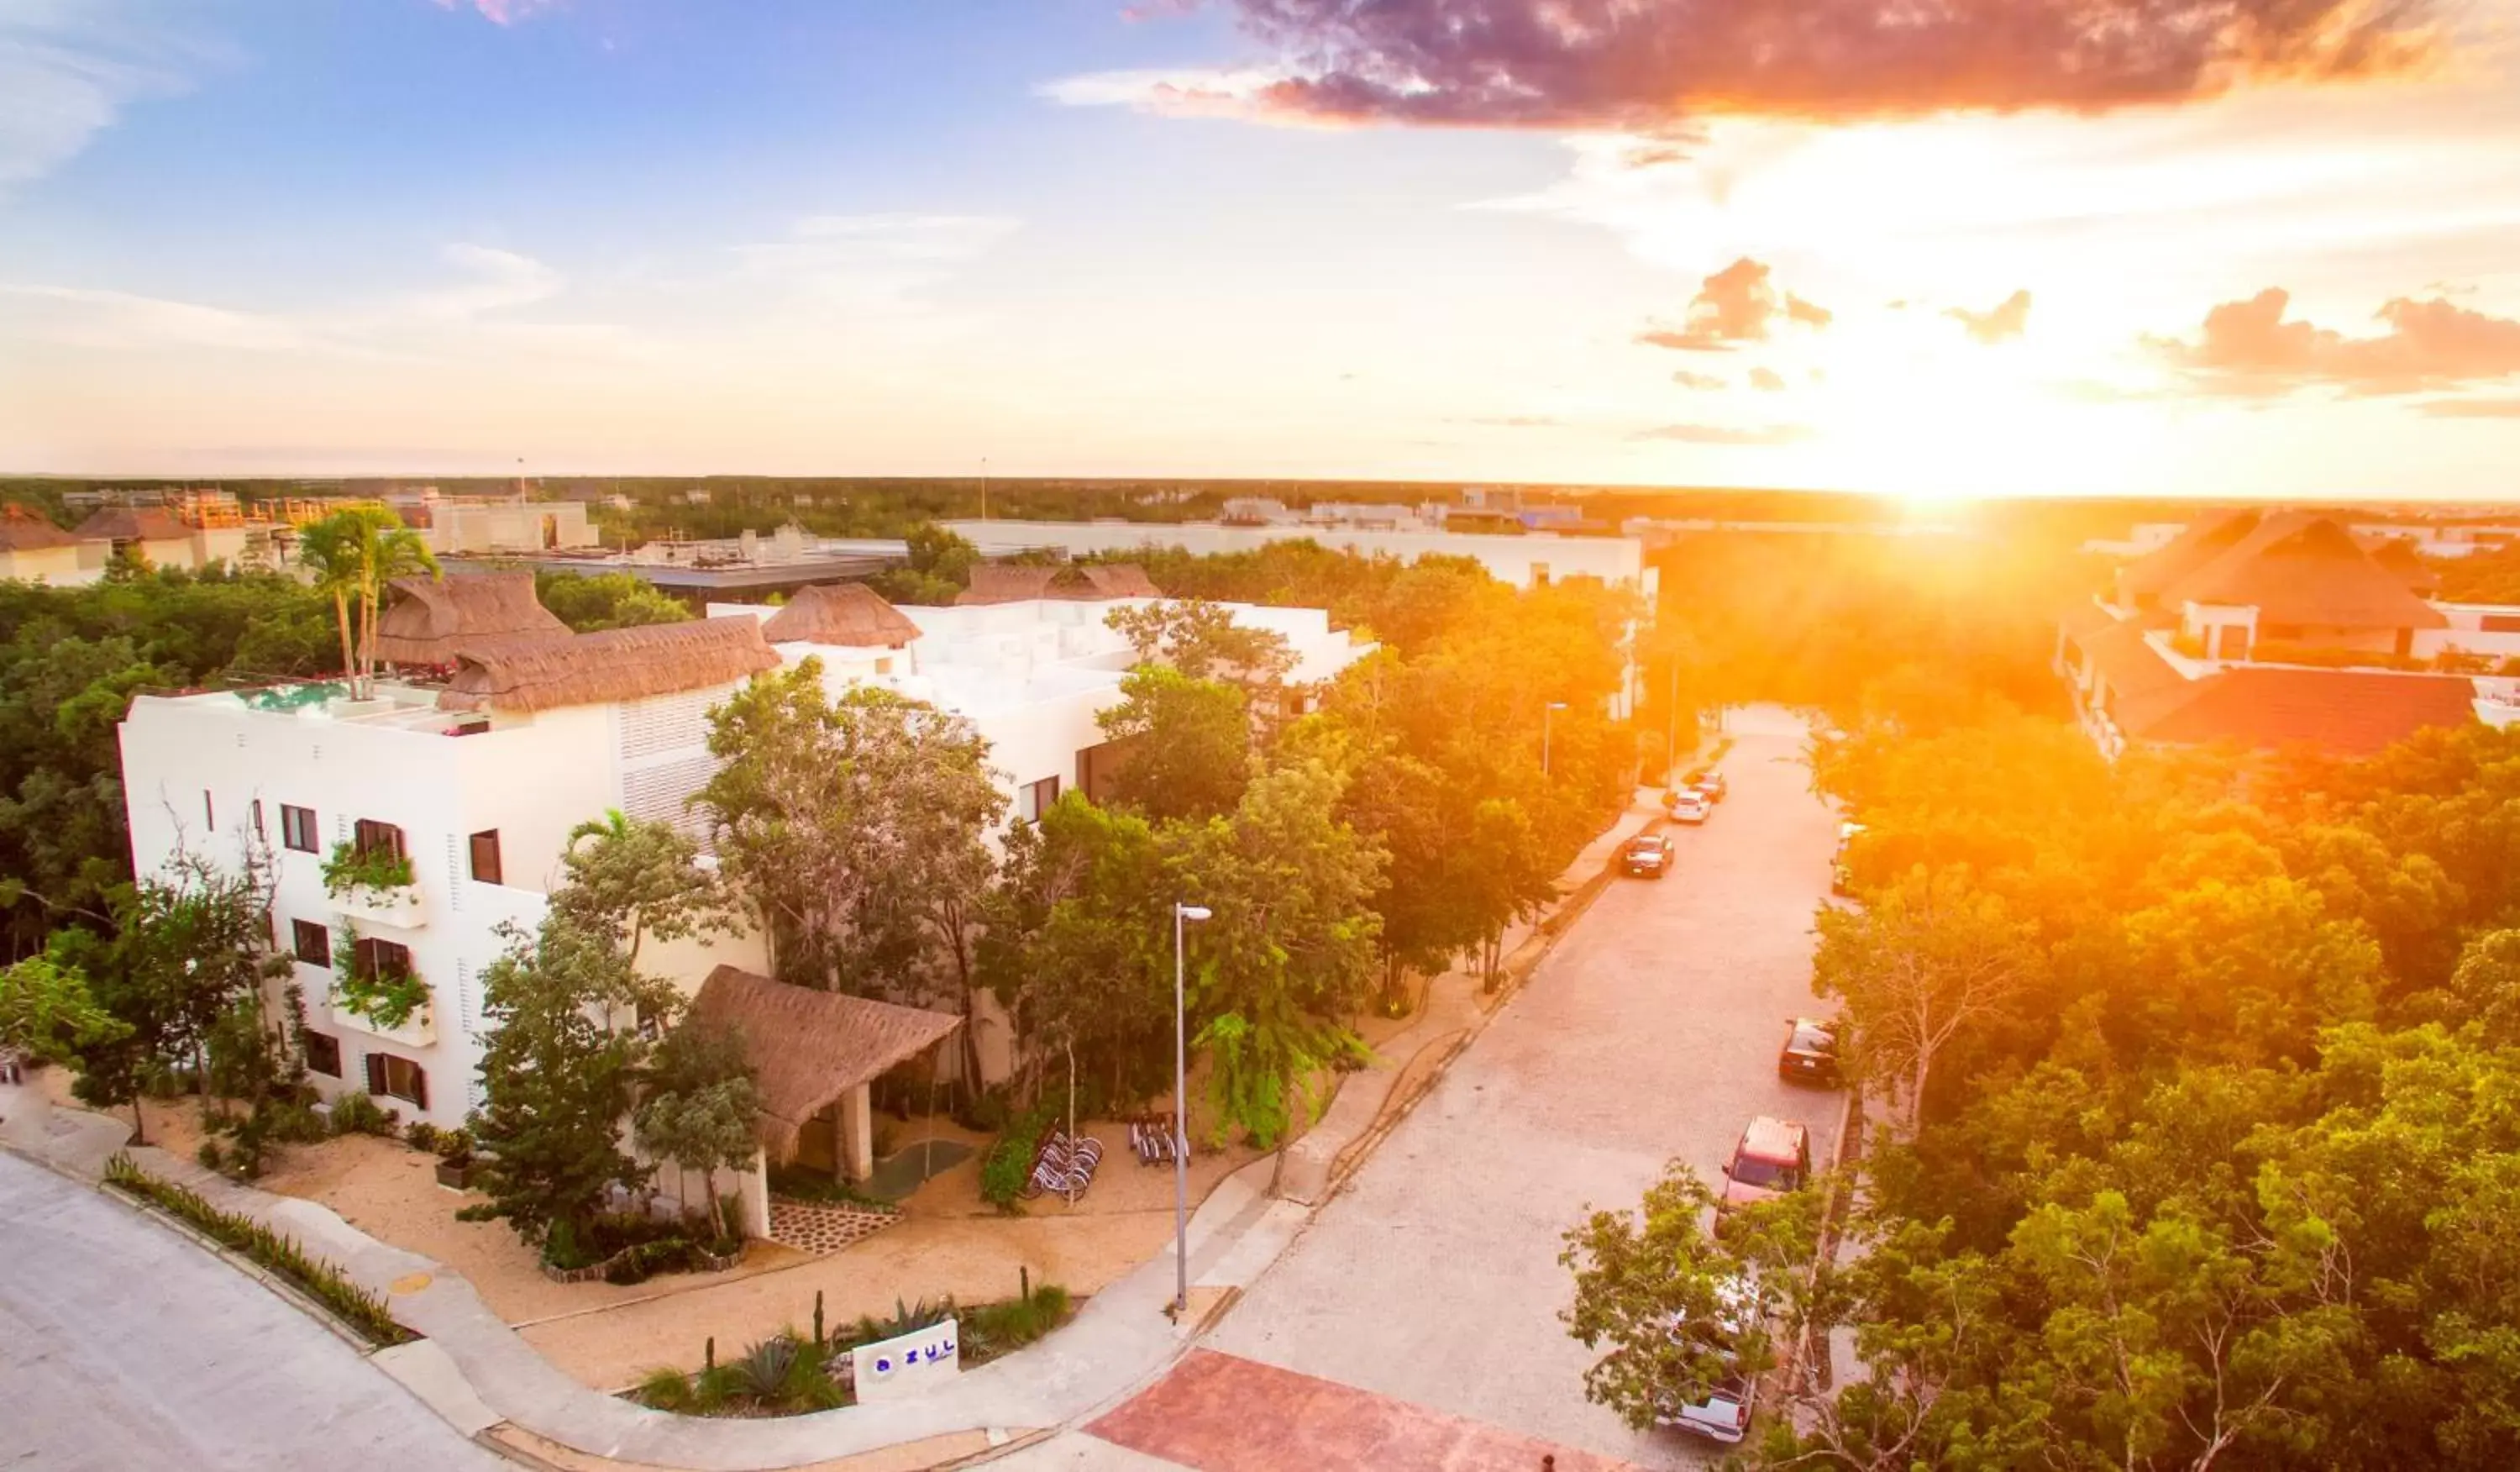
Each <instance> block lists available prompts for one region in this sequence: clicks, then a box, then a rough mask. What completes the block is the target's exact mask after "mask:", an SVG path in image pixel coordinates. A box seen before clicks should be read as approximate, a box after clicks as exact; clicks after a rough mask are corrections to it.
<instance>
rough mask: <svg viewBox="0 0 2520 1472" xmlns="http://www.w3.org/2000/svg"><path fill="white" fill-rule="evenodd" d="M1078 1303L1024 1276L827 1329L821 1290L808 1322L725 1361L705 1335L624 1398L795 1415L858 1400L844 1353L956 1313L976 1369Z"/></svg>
mask: <svg viewBox="0 0 2520 1472" xmlns="http://www.w3.org/2000/svg"><path fill="white" fill-rule="evenodd" d="M1075 1312H1076V1306H1075V1304H1074V1303H1073V1302H1072V1301H1071V1300H1070V1299H1069V1298H1068V1295H1067V1290H1066V1289H1064V1288H1062V1287H1060V1286H1059V1285H1057V1283H1044V1284H1042V1285H1041V1286H1040V1287H1038V1288H1035V1287H1033V1286H1031V1285H1030V1284H1029V1283H1027V1284H1026V1285H1025V1288H1024V1292H1023V1294H1022V1295H1021V1296H1020V1297H1017V1298H1012V1299H1008V1300H1006V1301H1004V1302H1002V1303H994V1304H975V1305H972V1306H971V1307H969V1308H963V1307H960V1306H958V1305H957V1304H956V1303H955V1302H954V1300H953V1299H951V1298H945V1299H940V1300H938V1301H937V1302H935V1303H932V1304H931V1303H929V1302H927V1301H926V1300H924V1299H922V1300H921V1301H920V1302H919V1303H918V1304H916V1305H904V1304H902V1303H901V1302H900V1301H899V1300H895V1301H894V1304H893V1311H892V1313H891V1315H890V1316H889V1317H886V1318H876V1317H873V1316H871V1315H870V1316H862V1317H860V1318H859V1319H858V1321H857V1322H856V1323H854V1324H842V1325H839V1326H838V1327H836V1328H835V1329H833V1330H832V1331H831V1332H829V1333H826V1332H825V1331H824V1325H823V1298H822V1295H821V1294H819V1293H818V1294H816V1295H815V1296H814V1320H813V1328H812V1329H811V1330H810V1331H801V1332H800V1331H799V1330H797V1329H796V1328H794V1327H793V1326H790V1327H788V1328H787V1329H784V1330H782V1331H781V1332H779V1333H777V1334H774V1335H771V1336H770V1337H769V1338H767V1339H764V1340H760V1341H758V1342H756V1343H754V1344H753V1345H752V1346H751V1347H749V1348H748V1349H746V1350H745V1351H744V1352H743V1353H742V1354H741V1355H739V1356H737V1357H734V1358H732V1359H729V1360H727V1361H725V1362H723V1363H721V1362H719V1360H718V1357H717V1343H716V1341H714V1340H711V1341H710V1342H709V1344H708V1346H707V1348H706V1349H705V1351H704V1352H703V1355H702V1361H701V1367H700V1369H699V1371H698V1372H697V1373H696V1374H685V1373H683V1372H682V1371H680V1370H674V1369H659V1370H653V1371H651V1372H650V1373H649V1374H648V1376H647V1377H646V1378H645V1379H644V1380H642V1381H641V1382H640V1384H639V1388H638V1389H637V1390H636V1391H633V1392H632V1393H631V1396H630V1398H631V1399H632V1400H635V1401H637V1402H638V1403H640V1404H642V1405H646V1406H649V1407H651V1408H652V1409H655V1410H670V1411H677V1412H680V1413H681V1414H684V1415H696V1416H743V1417H758V1416H794V1415H807V1414H810V1413H812V1412H814V1411H818V1410H833V1409H836V1408H838V1407H840V1406H843V1405H850V1404H854V1403H856V1397H855V1394H854V1392H853V1391H852V1389H851V1385H850V1376H851V1370H850V1365H851V1360H850V1357H849V1352H850V1351H852V1350H854V1349H856V1348H857V1347H859V1346H860V1345H870V1344H878V1343H881V1342H882V1341H884V1340H887V1339H896V1338H899V1337H900V1336H902V1335H904V1334H910V1333H915V1332H917V1331H918V1330H920V1329H923V1328H927V1327H929V1326H931V1325H933V1324H938V1323H942V1322H944V1321H945V1320H946V1319H949V1318H951V1319H954V1320H955V1321H956V1325H955V1327H956V1333H957V1336H958V1342H959V1357H960V1359H961V1363H962V1366H963V1368H965V1369H972V1368H975V1367H977V1366H979V1365H982V1364H986V1363H988V1362H989V1361H990V1360H992V1359H995V1358H998V1357H1002V1356H1005V1355H1009V1354H1012V1353H1013V1352H1014V1351H1016V1350H1019V1349H1021V1348H1023V1347H1024V1346H1025V1345H1028V1344H1031V1343H1033V1342H1034V1341H1035V1340H1038V1339H1040V1338H1042V1337H1043V1336H1045V1335H1047V1334H1049V1333H1050V1332H1051V1331H1052V1330H1053V1329H1056V1328H1057V1327H1058V1326H1059V1325H1061V1324H1063V1323H1065V1322H1067V1321H1068V1319H1070V1318H1072V1317H1074V1316H1075Z"/></svg>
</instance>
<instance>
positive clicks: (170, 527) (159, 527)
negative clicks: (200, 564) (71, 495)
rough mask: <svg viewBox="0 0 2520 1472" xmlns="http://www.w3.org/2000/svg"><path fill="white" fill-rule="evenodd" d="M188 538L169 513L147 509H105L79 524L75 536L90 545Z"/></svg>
mask: <svg viewBox="0 0 2520 1472" xmlns="http://www.w3.org/2000/svg"><path fill="white" fill-rule="evenodd" d="M192 534H193V529H192V528H190V527H187V526H185V525H184V524H183V523H182V522H180V521H177V520H176V519H175V514H174V513H173V512H171V511H159V510H158V509H156V508H155V507H148V506H108V507H106V508H104V509H103V510H101V511H99V512H97V514H96V515H94V516H92V517H89V518H88V519H87V520H86V521H84V522H81V523H79V525H78V531H77V532H76V535H77V536H78V539H79V540H81V541H90V542H93V541H112V542H180V541H183V540H185V539H186V538H188V537H190V536H191V535H192Z"/></svg>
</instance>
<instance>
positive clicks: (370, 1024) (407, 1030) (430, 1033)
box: [324, 987, 437, 1048]
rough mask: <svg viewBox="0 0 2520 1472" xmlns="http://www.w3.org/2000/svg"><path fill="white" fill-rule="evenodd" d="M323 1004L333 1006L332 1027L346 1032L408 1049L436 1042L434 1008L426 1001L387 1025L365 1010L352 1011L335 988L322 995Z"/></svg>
mask: <svg viewBox="0 0 2520 1472" xmlns="http://www.w3.org/2000/svg"><path fill="white" fill-rule="evenodd" d="M324 1004H325V1005H326V1006H327V1007H329V1008H331V1009H332V1012H333V1023H334V1026H336V1027H338V1028H343V1029H346V1030H347V1031H349V1032H353V1033H365V1034H367V1035H369V1036H371V1037H382V1038H383V1039H385V1040H386V1041H387V1042H398V1043H401V1044H402V1045H403V1046H404V1047H407V1048H425V1047H428V1046H430V1045H431V1044H433V1043H435V1042H436V1041H437V1017H436V1010H437V1009H436V1008H435V1007H434V1006H433V1005H432V1004H431V1003H430V1002H429V1001H427V1000H424V1001H422V1002H421V1003H420V1005H418V1006H416V1007H414V1008H412V1009H411V1013H410V1015H409V1016H406V1017H405V1018H403V1019H402V1021H401V1022H399V1023H397V1024H395V1025H394V1026H392V1027H390V1028H388V1027H385V1026H383V1025H382V1024H381V1023H379V1022H378V1021H377V1019H375V1018H373V1017H370V1016H369V1015H367V1014H366V1013H364V1012H359V1011H354V1010H352V1008H351V1006H350V1003H349V1000H348V998H346V997H344V996H342V994H341V991H340V989H339V988H338V987H336V988H335V989H333V990H332V992H331V993H330V994H328V995H327V996H326V997H325V998H324Z"/></svg>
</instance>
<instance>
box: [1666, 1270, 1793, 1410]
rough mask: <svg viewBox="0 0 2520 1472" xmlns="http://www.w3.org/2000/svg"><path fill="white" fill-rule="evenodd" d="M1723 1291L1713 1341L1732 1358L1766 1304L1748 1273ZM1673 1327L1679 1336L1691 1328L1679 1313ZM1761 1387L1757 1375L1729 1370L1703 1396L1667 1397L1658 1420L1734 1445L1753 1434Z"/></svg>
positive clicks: (1764, 1309)
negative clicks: (1754, 1404) (1754, 1405)
mask: <svg viewBox="0 0 2520 1472" xmlns="http://www.w3.org/2000/svg"><path fill="white" fill-rule="evenodd" d="M1719 1291H1720V1293H1721V1296H1722V1300H1723V1307H1722V1309H1721V1310H1720V1311H1719V1312H1718V1313H1717V1315H1716V1320H1715V1322H1714V1323H1713V1324H1712V1325H1708V1326H1707V1328H1708V1329H1711V1330H1712V1335H1711V1340H1712V1343H1713V1344H1714V1345H1715V1346H1716V1347H1718V1348H1720V1349H1721V1350H1722V1352H1723V1354H1724V1357H1725V1358H1726V1359H1728V1360H1730V1359H1732V1357H1733V1352H1732V1348H1731V1347H1732V1346H1733V1344H1735V1343H1737V1342H1738V1341H1739V1340H1740V1338H1741V1336H1742V1335H1743V1334H1745V1333H1747V1332H1749V1329H1750V1326H1751V1325H1752V1324H1753V1323H1755V1322H1757V1321H1758V1319H1759V1318H1760V1317H1761V1316H1762V1315H1763V1314H1764V1313H1765V1312H1766V1306H1765V1305H1764V1304H1762V1303H1761V1302H1760V1295H1759V1285H1758V1283H1757V1282H1756V1281H1755V1280H1753V1279H1750V1278H1747V1277H1740V1278H1734V1279H1733V1280H1732V1281H1731V1282H1728V1283H1726V1284H1724V1285H1722V1287H1721V1289H1720V1290H1719ZM1671 1332H1672V1335H1673V1337H1674V1338H1678V1337H1680V1336H1681V1335H1683V1334H1686V1333H1688V1332H1689V1330H1688V1325H1687V1324H1686V1323H1685V1322H1683V1321H1682V1320H1681V1319H1680V1318H1678V1317H1674V1318H1673V1320H1672V1324H1671ZM1701 1332H1703V1331H1701ZM1758 1388H1759V1382H1758V1379H1757V1377H1756V1376H1753V1375H1750V1374H1747V1373H1735V1374H1731V1375H1727V1376H1725V1377H1724V1378H1723V1379H1721V1380H1718V1381H1716V1382H1715V1383H1714V1384H1712V1385H1710V1386H1708V1387H1707V1388H1706V1396H1705V1399H1703V1400H1699V1401H1684V1400H1682V1399H1681V1398H1680V1397H1678V1396H1676V1395H1673V1396H1668V1397H1665V1398H1663V1399H1662V1403H1660V1404H1658V1405H1657V1406H1655V1408H1654V1423H1655V1424H1656V1425H1659V1426H1669V1427H1672V1428H1674V1429H1675V1430H1679V1431H1687V1432H1691V1433H1694V1434H1695V1435H1698V1436H1702V1437H1705V1438H1707V1439H1709V1440H1711V1441H1717V1442H1722V1443H1723V1444H1725V1445H1726V1446H1728V1447H1729V1446H1733V1445H1735V1444H1737V1443H1739V1442H1740V1440H1741V1439H1742V1438H1743V1437H1745V1436H1747V1435H1749V1432H1750V1409H1751V1402H1752V1399H1753V1398H1754V1397H1755V1396H1756V1395H1757V1393H1758Z"/></svg>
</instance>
